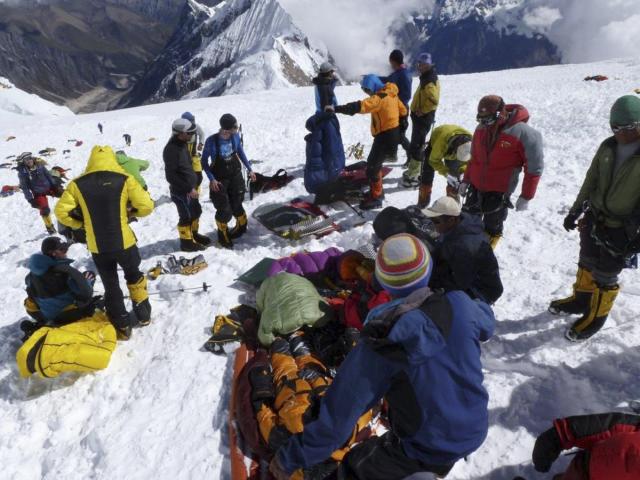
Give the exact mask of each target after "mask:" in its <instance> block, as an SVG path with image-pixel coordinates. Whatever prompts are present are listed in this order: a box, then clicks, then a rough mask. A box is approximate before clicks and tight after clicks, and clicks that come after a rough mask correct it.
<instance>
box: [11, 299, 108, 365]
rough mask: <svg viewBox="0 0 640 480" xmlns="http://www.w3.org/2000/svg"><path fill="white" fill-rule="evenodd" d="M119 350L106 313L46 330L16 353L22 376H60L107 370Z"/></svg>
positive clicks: (36, 335)
mask: <svg viewBox="0 0 640 480" xmlns="http://www.w3.org/2000/svg"><path fill="white" fill-rule="evenodd" d="M115 348H116V331H115V329H114V328H113V325H111V322H109V319H108V318H107V316H106V314H105V313H104V312H101V311H97V312H96V313H94V314H93V316H91V317H88V318H85V319H83V320H79V321H77V322H73V323H70V324H69V325H64V326H62V327H42V328H39V329H38V330H36V332H35V333H34V334H33V335H31V337H29V339H28V340H27V341H26V342H25V343H24V344H23V345H22V347H20V349H19V350H18V353H16V361H17V363H18V369H19V370H20V375H22V376H23V377H28V376H29V375H31V374H33V373H38V375H40V376H41V377H46V378H52V377H57V376H58V375H60V374H61V373H63V372H72V371H73V372H93V371H95V370H102V369H103V368H107V366H108V365H109V360H111V353H112V352H113V350H114V349H115Z"/></svg>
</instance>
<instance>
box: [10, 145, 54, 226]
mask: <svg viewBox="0 0 640 480" xmlns="http://www.w3.org/2000/svg"><path fill="white" fill-rule="evenodd" d="M17 162H18V179H19V181H20V189H21V190H22V193H23V195H24V198H25V199H26V200H27V202H29V205H31V206H32V207H33V208H37V209H38V210H39V211H40V216H41V217H42V221H43V222H44V226H45V227H46V229H47V233H49V234H51V233H56V229H55V227H54V226H53V221H52V220H51V209H50V208H49V202H48V200H47V196H53V197H59V196H60V195H62V190H63V187H62V186H61V185H60V184H59V183H57V182H56V181H55V179H54V178H53V177H52V176H51V173H49V170H47V168H46V167H45V166H44V164H38V162H37V160H36V158H35V157H34V156H33V155H32V154H31V153H30V152H24V153H22V154H20V155H19V156H18V158H17Z"/></svg>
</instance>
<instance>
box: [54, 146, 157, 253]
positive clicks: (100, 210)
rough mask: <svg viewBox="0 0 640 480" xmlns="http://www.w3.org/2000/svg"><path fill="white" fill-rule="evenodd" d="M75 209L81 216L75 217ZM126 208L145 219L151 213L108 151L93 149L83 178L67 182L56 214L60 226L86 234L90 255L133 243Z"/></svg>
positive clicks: (141, 193) (140, 190)
mask: <svg viewBox="0 0 640 480" xmlns="http://www.w3.org/2000/svg"><path fill="white" fill-rule="evenodd" d="M78 207H79V208H80V211H81V215H77V213H75V212H77V208H78ZM127 208H130V209H131V211H132V212H133V213H134V214H135V216H136V217H144V216H146V215H149V214H150V213H151V212H152V211H153V200H151V197H150V196H149V193H147V192H146V191H145V190H144V189H143V188H142V187H141V186H140V184H139V183H138V182H137V181H136V180H135V179H134V178H133V177H132V176H130V175H129V174H127V173H126V172H125V171H124V170H123V169H122V167H121V166H120V165H118V161H117V160H116V156H115V154H114V153H113V150H111V147H108V146H95V147H93V150H92V151H91V157H90V158H89V162H88V163H87V168H86V170H85V172H84V174H83V175H81V176H80V177H78V178H75V179H74V180H72V181H71V182H69V184H68V185H67V189H66V190H65V192H64V193H63V194H62V197H61V198H60V200H59V201H58V203H57V205H56V207H55V214H56V217H57V218H58V221H59V222H60V223H62V224H63V225H67V226H68V227H71V228H73V229H78V228H84V229H85V230H86V232H87V248H88V249H89V251H90V252H92V253H107V252H117V251H119V250H124V249H127V248H129V247H132V246H133V245H135V243H136V237H135V235H134V234H133V231H132V230H131V228H130V227H129V224H128V217H127ZM74 210H75V212H74Z"/></svg>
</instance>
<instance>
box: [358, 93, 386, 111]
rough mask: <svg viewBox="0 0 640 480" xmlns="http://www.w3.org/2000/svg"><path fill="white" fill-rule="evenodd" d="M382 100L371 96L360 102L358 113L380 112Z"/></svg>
mask: <svg viewBox="0 0 640 480" xmlns="http://www.w3.org/2000/svg"><path fill="white" fill-rule="evenodd" d="M381 105H382V99H381V98H380V97H379V96H378V95H371V96H370V97H369V98H365V99H364V100H362V101H361V102H360V113H372V112H377V111H378V110H380V106H381Z"/></svg>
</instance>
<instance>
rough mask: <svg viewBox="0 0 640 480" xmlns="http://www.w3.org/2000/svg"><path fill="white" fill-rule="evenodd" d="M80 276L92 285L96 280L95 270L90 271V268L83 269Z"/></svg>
mask: <svg viewBox="0 0 640 480" xmlns="http://www.w3.org/2000/svg"><path fill="white" fill-rule="evenodd" d="M82 276H83V277H84V278H85V279H86V280H87V282H89V283H90V284H91V285H93V284H94V283H95V281H96V274H95V272H92V271H91V270H85V271H84V272H82Z"/></svg>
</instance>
